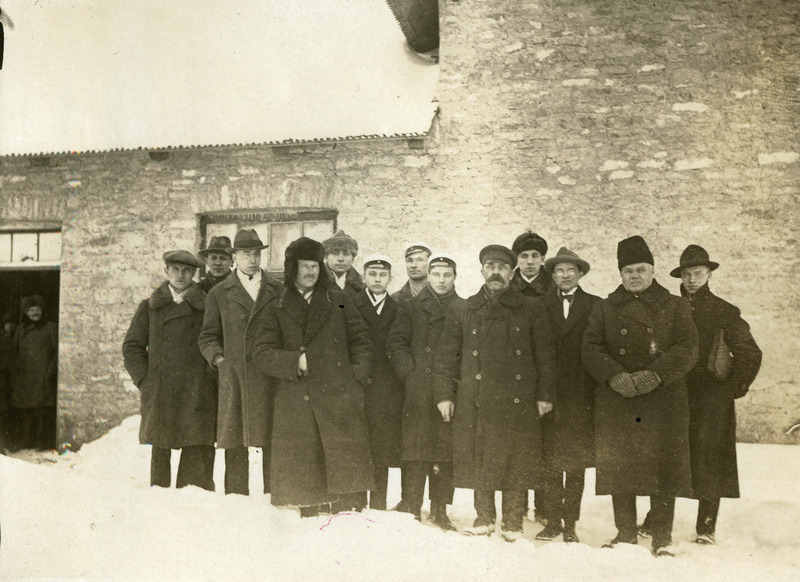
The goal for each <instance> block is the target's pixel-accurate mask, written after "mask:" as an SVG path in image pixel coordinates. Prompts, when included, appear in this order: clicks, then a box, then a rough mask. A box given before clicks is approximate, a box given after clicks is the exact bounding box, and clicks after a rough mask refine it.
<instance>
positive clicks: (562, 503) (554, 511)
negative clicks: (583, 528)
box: [537, 469, 586, 526]
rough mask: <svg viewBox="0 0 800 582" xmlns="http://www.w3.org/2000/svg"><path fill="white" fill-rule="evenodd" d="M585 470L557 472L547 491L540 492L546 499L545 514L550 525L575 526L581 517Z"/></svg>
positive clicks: (538, 494)
mask: <svg viewBox="0 0 800 582" xmlns="http://www.w3.org/2000/svg"><path fill="white" fill-rule="evenodd" d="M585 473H586V471H585V470H584V469H578V470H575V471H565V472H561V471H559V472H557V473H556V474H554V475H553V476H552V481H551V482H550V483H549V486H548V489H547V490H546V491H542V492H538V493H537V497H539V496H543V497H544V512H545V517H547V519H548V521H549V523H553V524H556V525H561V520H562V519H563V520H564V523H565V524H566V525H573V526H574V525H575V522H576V521H578V520H579V519H580V517H581V498H582V497H583V485H584V475H585Z"/></svg>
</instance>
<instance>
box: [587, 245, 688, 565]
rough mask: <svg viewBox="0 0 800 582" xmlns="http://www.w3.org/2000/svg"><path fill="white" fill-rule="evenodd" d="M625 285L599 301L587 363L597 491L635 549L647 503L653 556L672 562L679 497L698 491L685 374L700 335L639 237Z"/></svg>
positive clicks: (630, 249)
mask: <svg viewBox="0 0 800 582" xmlns="http://www.w3.org/2000/svg"><path fill="white" fill-rule="evenodd" d="M617 263H618V266H619V271H620V276H621V278H622V285H620V286H619V287H618V288H617V289H616V290H615V291H614V292H613V293H611V294H610V295H609V296H608V299H604V300H602V301H600V302H599V303H597V304H596V305H595V307H594V310H593V311H592V314H591V315H590V316H589V324H588V327H587V328H586V333H585V334H584V338H583V346H582V358H583V363H584V365H585V366H586V369H587V370H588V371H589V373H590V374H591V375H592V376H593V377H594V378H595V380H597V382H598V383H599V384H598V386H597V391H596V394H595V452H596V462H597V482H596V493H597V494H598V495H609V494H610V495H611V498H612V502H613V506H614V522H615V525H616V526H617V530H618V533H617V535H616V537H615V538H614V539H613V540H611V541H610V542H608V543H607V544H606V547H614V546H615V545H617V544H619V543H628V544H636V543H638V539H637V527H636V496H637V495H648V496H650V510H651V514H652V533H653V546H652V549H653V554H654V555H656V556H673V555H674V550H673V548H672V523H673V518H674V513H675V498H676V497H688V496H691V493H692V476H691V468H690V461H689V401H688V398H687V391H686V379H685V377H686V374H687V373H688V372H689V371H690V370H691V369H692V368H693V367H694V365H695V363H696V362H697V328H696V327H695V325H694V322H693V321H692V315H691V312H690V310H689V305H688V304H687V302H686V301H684V300H683V299H681V298H680V297H677V296H675V295H671V294H670V293H669V291H667V290H666V289H665V288H664V287H662V286H661V285H659V284H658V283H657V282H656V281H655V278H654V264H655V261H654V260H653V254H652V253H651V252H650V248H649V247H648V246H647V243H646V242H645V241H644V239H643V238H642V237H640V236H633V237H630V238H627V239H625V240H623V241H621V242H620V243H619V245H618V247H617Z"/></svg>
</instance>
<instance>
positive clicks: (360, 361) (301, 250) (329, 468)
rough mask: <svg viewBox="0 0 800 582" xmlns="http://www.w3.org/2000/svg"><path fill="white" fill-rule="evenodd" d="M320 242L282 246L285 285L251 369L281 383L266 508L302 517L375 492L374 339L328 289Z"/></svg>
mask: <svg viewBox="0 0 800 582" xmlns="http://www.w3.org/2000/svg"><path fill="white" fill-rule="evenodd" d="M323 259H324V251H323V247H322V245H321V244H320V243H318V242H317V241H315V240H312V239H309V238H306V237H301V238H299V239H297V240H296V241H294V242H292V243H291V244H290V245H289V246H288V247H287V249H286V255H285V261H284V280H283V285H284V289H283V291H282V292H281V293H280V296H279V299H278V300H277V301H275V302H273V303H271V304H270V305H269V306H268V307H267V309H266V314H265V317H264V319H263V321H262V323H261V325H260V327H259V329H258V333H257V337H256V343H255V346H254V348H253V363H254V364H255V366H256V367H257V368H258V369H259V370H261V372H262V373H264V374H268V375H269V376H272V377H273V378H274V379H275V380H276V383H277V390H276V393H275V424H274V428H273V433H272V503H273V505H289V506H296V507H300V508H301V509H300V514H301V516H304V517H309V516H313V515H316V514H317V513H318V512H319V511H320V509H321V506H322V505H324V504H328V503H332V504H333V509H334V511H337V512H338V511H346V510H352V509H355V510H360V509H362V508H363V499H364V498H365V495H366V491H367V490H370V489H374V488H375V468H374V466H373V464H372V460H371V458H370V445H369V434H368V428H367V421H366V417H365V414H364V386H366V385H367V380H368V378H369V374H370V364H371V359H372V341H371V339H370V334H369V329H368V328H367V326H366V324H365V323H364V321H363V320H362V319H361V316H360V315H359V314H358V311H357V310H356V308H355V307H354V306H353V304H352V302H351V300H350V298H349V296H348V295H347V294H346V293H344V292H342V291H340V290H339V289H338V287H333V288H331V287H330V285H329V281H328V274H327V271H326V270H325V268H324V264H323Z"/></svg>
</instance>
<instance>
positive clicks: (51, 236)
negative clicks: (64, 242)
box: [0, 230, 61, 267]
mask: <svg viewBox="0 0 800 582" xmlns="http://www.w3.org/2000/svg"><path fill="white" fill-rule="evenodd" d="M59 264H61V231H60V230H47V231H5V232H3V231H0V267H36V266H58V265H59Z"/></svg>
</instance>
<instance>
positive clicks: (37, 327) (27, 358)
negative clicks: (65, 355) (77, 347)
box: [11, 318, 58, 408]
mask: <svg viewBox="0 0 800 582" xmlns="http://www.w3.org/2000/svg"><path fill="white" fill-rule="evenodd" d="M57 373H58V326H56V324H55V323H53V322H52V321H44V320H41V321H39V322H37V323H34V322H32V321H30V320H27V318H26V321H24V322H23V323H21V324H20V325H19V326H17V329H16V332H15V334H14V360H13V363H12V382H11V405H12V406H13V407H15V408H39V407H45V406H55V405H56V377H57Z"/></svg>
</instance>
